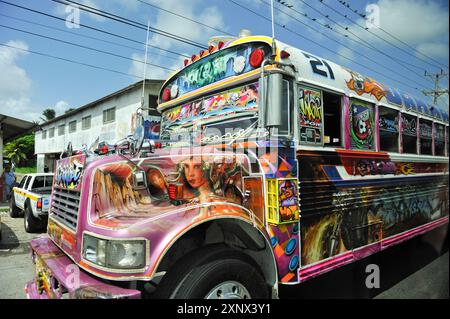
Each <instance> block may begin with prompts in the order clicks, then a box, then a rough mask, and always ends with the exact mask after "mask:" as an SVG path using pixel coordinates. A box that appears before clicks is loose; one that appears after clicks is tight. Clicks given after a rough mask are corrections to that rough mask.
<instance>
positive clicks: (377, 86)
mask: <svg viewBox="0 0 450 319" xmlns="http://www.w3.org/2000/svg"><path fill="white" fill-rule="evenodd" d="M252 42H263V43H267V44H269V45H271V44H272V39H271V38H270V37H267V36H248V37H242V38H236V39H234V40H230V41H228V42H226V43H222V46H221V47H220V48H219V50H223V49H226V48H229V47H233V46H236V45H241V44H246V43H252ZM276 46H277V51H278V52H280V51H281V50H284V51H286V52H288V53H289V58H287V59H286V60H284V61H283V62H285V63H291V64H293V65H294V66H295V68H296V71H297V75H296V76H297V79H296V80H297V81H299V82H301V83H302V84H304V85H308V84H309V85H312V86H317V87H320V88H323V89H327V90H331V91H335V92H338V93H341V94H345V95H347V96H349V97H354V98H359V99H363V100H366V101H369V102H372V103H375V104H379V105H385V106H391V107H394V108H397V109H401V110H403V111H407V112H410V113H415V114H418V115H422V116H424V117H429V118H432V119H435V120H437V121H442V122H445V123H448V122H449V115H448V111H445V110H442V109H440V108H439V107H436V106H433V105H431V104H429V103H426V102H424V101H423V100H421V99H419V98H417V97H414V96H413V95H411V94H409V93H406V92H402V91H400V90H398V89H396V88H392V87H389V86H387V85H385V84H382V83H380V82H378V81H376V80H375V79H373V78H371V77H366V76H363V75H361V74H360V73H358V72H356V71H353V70H350V69H348V68H346V67H344V66H341V65H338V64H336V63H334V62H332V61H329V60H326V59H323V58H321V57H318V56H316V55H314V54H311V53H309V52H306V51H303V50H301V49H298V48H296V47H293V46H290V45H288V44H285V43H283V42H281V41H278V40H276ZM217 51H218V50H217V49H216V50H214V52H217ZM214 52H213V53H214ZM213 53H212V54H213ZM208 55H209V54H208V53H206V55H203V52H202V53H201V54H199V55H194V56H193V57H195V59H194V58H193V59H192V60H194V61H195V62H191V61H188V63H187V64H186V66H188V65H190V64H193V63H195V64H197V63H201V61H202V60H203V59H204V58H205V57H206V56H208ZM182 70H183V69H181V70H179V71H176V72H175V73H173V74H172V75H171V76H170V77H169V79H167V81H166V82H165V83H164V85H163V86H162V88H163V89H164V88H165V87H166V85H167V84H168V83H169V82H170V81H171V80H172V79H174V78H176V77H177V75H178V74H179V73H180V72H181V71H182ZM208 86H209V85H207V86H205V89H206V88H207V87H208ZM160 96H161V95H160ZM161 104H163V105H164V104H166V103H161ZM161 106H162V105H161ZM163 108H164V107H163ZM158 109H159V110H161V108H160V107H158Z"/></svg>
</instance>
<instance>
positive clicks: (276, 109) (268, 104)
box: [263, 73, 287, 127]
mask: <svg viewBox="0 0 450 319" xmlns="http://www.w3.org/2000/svg"><path fill="white" fill-rule="evenodd" d="M264 85H265V87H264V93H263V94H264V95H265V96H264V97H263V99H264V102H265V103H263V104H264V106H263V107H264V120H265V121H264V126H265V127H273V126H275V127H278V126H280V125H282V115H281V114H282V108H283V107H287V106H286V105H282V99H283V91H282V90H283V75H282V74H279V73H277V74H270V75H269V76H268V77H267V78H266V79H265V81H264Z"/></svg>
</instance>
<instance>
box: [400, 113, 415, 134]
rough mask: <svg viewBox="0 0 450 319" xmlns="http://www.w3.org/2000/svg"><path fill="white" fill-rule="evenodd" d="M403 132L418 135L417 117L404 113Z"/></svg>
mask: <svg viewBox="0 0 450 319" xmlns="http://www.w3.org/2000/svg"><path fill="white" fill-rule="evenodd" d="M402 132H403V134H406V135H410V136H417V122H416V118H415V117H413V116H409V115H406V114H404V115H402Z"/></svg>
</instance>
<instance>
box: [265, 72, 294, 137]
mask: <svg viewBox="0 0 450 319" xmlns="http://www.w3.org/2000/svg"><path fill="white" fill-rule="evenodd" d="M281 74H282V75H283V80H282V81H283V83H284V81H287V82H288V88H289V86H290V84H292V100H293V103H294V104H293V103H291V101H290V100H289V99H290V97H289V94H288V105H289V110H288V118H289V120H288V133H287V134H278V130H276V132H277V133H274V130H273V128H270V136H273V137H284V138H287V139H291V138H294V137H295V132H294V129H295V127H296V125H295V121H296V119H295V118H296V107H295V101H296V100H297V99H298V93H297V90H298V86H297V82H296V81H295V77H294V76H292V75H289V74H286V73H284V72H283V73H281ZM269 94H270V92H269ZM260 101H261V96H260ZM291 104H292V105H291ZM264 107H266V106H264ZM258 116H260V114H259V113H258Z"/></svg>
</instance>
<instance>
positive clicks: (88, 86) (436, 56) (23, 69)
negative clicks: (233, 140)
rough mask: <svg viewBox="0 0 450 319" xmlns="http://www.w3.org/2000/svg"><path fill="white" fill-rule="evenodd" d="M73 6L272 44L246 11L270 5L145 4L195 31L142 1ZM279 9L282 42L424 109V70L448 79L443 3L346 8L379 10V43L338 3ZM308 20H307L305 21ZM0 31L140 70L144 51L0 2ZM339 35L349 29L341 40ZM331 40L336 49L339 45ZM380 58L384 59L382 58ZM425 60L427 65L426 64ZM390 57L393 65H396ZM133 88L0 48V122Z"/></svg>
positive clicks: (46, 48)
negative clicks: (0, 117) (417, 101)
mask: <svg viewBox="0 0 450 319" xmlns="http://www.w3.org/2000/svg"><path fill="white" fill-rule="evenodd" d="M5 1H7V2H11V3H14V4H17V5H21V6H24V7H28V8H31V9H34V10H38V11H42V12H45V13H48V14H51V15H55V16H59V17H61V18H64V19H65V18H66V17H67V16H68V14H69V13H67V12H66V6H65V5H62V4H58V3H55V2H53V1H50V0H32V1H31V0H5ZM75 1H76V2H80V3H83V4H86V5H89V6H92V7H96V8H99V9H102V10H105V11H108V12H111V13H114V14H117V15H120V16H123V17H126V18H128V19H131V20H135V21H138V22H140V23H144V24H146V23H147V20H150V25H151V27H155V28H158V29H162V30H164V31H168V32H171V33H173V34H176V35H180V36H183V37H185V38H188V39H191V40H193V41H195V42H199V43H202V44H204V45H205V46H206V45H207V41H208V39H209V38H210V37H211V36H213V35H220V34H221V33H223V32H226V33H229V34H233V35H237V34H238V33H239V31H240V30H241V29H244V28H245V29H249V30H251V31H252V33H253V34H264V35H270V34H271V25H270V23H269V22H268V21H267V20H265V19H263V18H261V17H260V16H257V15H255V14H254V13H252V12H250V11H248V10H245V9H244V8H248V9H250V10H252V11H254V12H256V13H258V14H259V15H262V16H265V17H270V8H269V6H268V5H267V3H269V2H270V0H202V1H201V0H184V1H180V0H165V1H159V0H143V1H145V2H148V3H151V4H154V5H156V6H159V7H161V8H163V9H166V10H169V11H172V12H174V13H177V14H179V15H184V16H186V17H188V18H190V19H192V20H196V21H198V22H201V24H198V23H194V22H191V21H188V20H186V19H183V18H181V17H179V16H176V15H174V14H171V13H168V12H166V11H163V10H159V9H157V8H155V7H151V6H148V5H146V4H144V3H142V2H140V1H138V0H75ZM341 2H342V1H341ZM284 3H285V4H286V5H289V6H290V8H288V7H286V6H283V5H281V4H280V3H278V1H275V7H276V8H279V9H280V10H281V11H284V12H285V13H288V15H289V16H288V15H286V14H285V13H283V12H281V11H279V10H277V9H276V10H275V16H276V21H277V23H279V24H281V25H283V26H285V27H284V28H283V27H279V26H277V27H276V28H275V33H276V37H277V38H278V39H280V40H281V41H283V42H286V43H288V44H291V45H293V46H296V47H299V48H301V49H303V50H305V51H309V52H311V53H314V54H316V55H318V56H321V57H324V58H327V59H329V60H331V61H334V62H336V63H338V64H341V65H344V66H346V67H348V68H350V69H354V70H355V71H358V72H360V73H362V74H364V75H367V76H371V77H373V78H375V79H376V80H378V81H380V82H383V83H385V84H387V85H390V86H392V87H397V88H399V89H401V90H404V91H406V92H409V93H411V94H413V95H415V96H418V97H421V98H423V99H426V98H425V97H423V96H422V94H421V92H420V90H416V89H415V88H418V89H424V88H427V89H429V88H432V87H433V83H431V82H430V81H429V79H427V78H425V77H424V76H422V74H423V72H424V71H425V70H427V71H428V72H437V71H439V68H438V66H442V67H443V68H444V71H447V72H448V68H447V67H446V66H448V57H449V49H448V47H449V44H448V41H449V33H448V32H449V17H448V1H438V0H436V1H429V0H378V1H370V2H369V1H357V0H349V1H346V2H345V3H346V4H349V5H350V8H352V9H354V10H355V9H356V10H358V12H361V13H365V9H366V6H367V4H369V3H372V4H376V5H377V7H378V8H379V10H380V11H379V12H380V20H379V21H380V26H381V28H382V30H379V29H371V32H373V33H375V34H377V35H378V37H376V36H374V35H372V34H370V33H369V32H367V31H366V30H364V29H363V28H360V27H358V26H357V25H356V24H355V22H352V21H349V20H348V19H346V18H345V17H344V15H347V17H348V18H350V19H351V20H353V21H356V22H357V23H359V24H361V25H364V24H365V21H364V19H363V18H361V17H360V16H358V15H356V14H355V13H354V12H351V11H350V10H348V9H347V8H346V7H344V6H343V5H342V4H341V3H339V1H338V0H323V3H321V2H320V1H319V0H307V1H306V0H305V1H302V0H284ZM236 4H240V5H241V6H238V5H236ZM305 13H306V14H307V16H308V17H305V16H304V15H301V14H305ZM10 17H14V18H18V19H22V20H27V21H31V22H34V23H39V24H44V25H46V26H50V27H52V28H58V29H61V30H64V31H69V32H72V33H74V34H71V33H67V32H63V31H59V30H55V29H49V28H45V27H43V26H39V25H35V24H30V23H27V22H24V21H20V20H15V19H12V18H10ZM312 19H314V20H315V21H313V20H312ZM298 20H300V21H302V22H303V23H304V24H307V25H309V26H310V27H311V28H312V29H311V28H307V27H305V25H304V24H302V23H300V22H299V21H298ZM80 23H81V24H85V25H88V26H92V27H95V28H99V29H103V30H106V31H108V32H112V33H116V34H120V35H122V36H125V37H129V38H132V39H134V40H137V41H140V42H145V36H146V32H145V31H144V30H141V29H137V28H134V27H131V26H128V25H124V24H121V23H119V22H116V21H112V20H109V19H106V18H102V17H99V16H96V15H92V14H87V13H83V12H82V13H81V16H80ZM0 25H3V26H8V27H13V28H16V29H22V30H26V31H28V32H34V33H37V34H42V35H45V36H49V37H54V38H58V39H61V40H64V41H68V42H74V43H77V44H80V45H84V46H89V47H93V48H96V49H98V50H103V51H109V52H112V53H114V54H118V55H122V56H125V57H128V58H131V59H135V60H144V51H143V50H144V47H143V46H142V45H140V44H137V43H132V42H128V41H125V40H123V39H118V38H115V37H112V36H108V35H106V34H103V33H98V32H95V31H93V30H89V29H86V28H83V27H81V28H74V29H69V28H67V27H66V25H65V23H64V22H63V21H60V20H56V19H53V18H49V17H47V16H43V15H40V14H37V13H33V12H29V11H26V10H23V9H20V8H17V7H13V6H10V5H7V4H5V3H2V2H0ZM205 25H208V26H209V27H206V26H205ZM325 25H328V27H324V26H325ZM345 27H347V28H348V30H347V31H346V30H345ZM330 28H332V29H333V30H334V31H333V30H331V29H330ZM287 29H289V30H291V31H289V30H287ZM218 30H219V31H218ZM383 30H384V31H387V32H388V33H389V34H392V35H394V36H396V37H397V38H398V39H400V40H402V41H403V42H404V43H407V44H408V46H405V45H404V44H402V43H400V42H398V41H397V40H395V39H393V38H391V37H390V36H389V35H388V34H387V33H386V32H384V31H383ZM319 31H320V32H319ZM335 31H337V32H339V33H341V34H338V33H337V32H335ZM342 34H347V35H348V36H349V37H350V38H353V39H354V41H351V40H349V39H348V37H344V36H343V35H342ZM79 35H85V36H90V37H96V38H99V39H102V40H106V41H111V42H116V43H119V44H122V45H126V46H130V47H132V48H129V47H121V46H118V45H114V44H111V43H105V42H101V41H98V40H94V39H89V38H85V37H80V36H79ZM299 35H300V36H299ZM325 35H326V36H325ZM327 37H330V38H332V39H334V40H335V41H338V42H340V44H338V43H337V42H335V41H333V40H330V39H329V38H327ZM380 38H385V39H387V40H389V41H390V42H392V43H394V44H395V45H396V46H397V47H400V48H402V49H403V51H402V50H399V49H398V48H395V47H393V46H391V45H389V44H388V43H386V42H384V41H382V40H380ZM355 41H356V42H360V43H361V42H363V43H365V44H366V45H365V46H364V45H361V44H358V43H356V42H355ZM0 43H1V44H7V45H10V46H14V47H18V48H22V49H25V50H32V51H36V52H41V53H45V54H50V55H54V56H58V57H63V58H66V59H71V60H76V61H79V62H83V63H87V64H92V65H97V66H99V67H104V68H109V69H113V70H117V71H120V72H123V73H128V74H135V75H136V76H138V77H142V74H143V64H142V63H138V62H135V61H130V60H126V59H121V58H118V57H113V56H109V55H106V54H102V53H99V52H93V51H89V50H86V49H83V48H78V47H74V46H71V45H68V44H63V43H59V42H55V41H52V40H49V39H44V38H39V37H36V36H33V35H30V34H25V33H22V32H18V31H15V30H11V29H7V28H4V27H0ZM150 43H151V44H152V45H154V46H157V47H160V48H163V49H167V50H172V51H176V52H179V53H182V54H184V55H187V56H191V55H192V54H193V53H198V52H199V50H200V49H199V48H196V47H194V46H191V45H187V44H184V43H181V42H178V41H175V40H172V39H169V38H166V37H163V36H160V35H156V34H153V33H150ZM368 45H370V46H372V47H374V48H376V49H377V50H378V52H377V51H376V50H374V49H369V48H367V46H368ZM405 51H406V52H407V53H405ZM380 52H383V53H384V55H383V54H381V53H380ZM419 52H420V53H419ZM421 53H422V54H425V55H426V56H427V57H424V56H423V55H421ZM387 56H390V57H393V59H391V58H389V57H387ZM344 57H347V58H349V59H351V60H353V61H356V62H357V63H355V62H352V61H349V60H348V59H345V58H344ZM366 57H368V58H370V59H371V60H372V61H370V60H368V59H367V58H366ZM430 58H432V59H433V60H431V59H430ZM183 60H184V57H181V56H176V55H174V54H170V53H166V52H164V51H160V50H157V49H149V55H148V62H149V63H153V64H155V65H160V66H164V67H166V68H171V69H176V68H179V67H181V66H182V63H183V62H182V61H183ZM424 60H425V61H426V62H425V61H424ZM373 61H376V62H377V63H379V64H381V65H383V66H384V67H385V68H380V66H379V65H376V64H374V63H373ZM399 61H400V62H399ZM428 63H429V64H428ZM430 64H432V65H430ZM402 65H403V66H402ZM366 67H368V68H366ZM370 69H372V70H376V71H378V72H379V73H381V75H380V74H377V73H374V72H373V71H372V70H370ZM408 69H409V70H408ZM147 75H148V77H149V78H165V77H167V76H168V71H167V70H165V69H161V68H158V67H153V66H149V67H148V69H147ZM394 79H395V80H396V81H394ZM138 80H139V78H134V77H131V76H126V75H122V74H116V73H112V72H107V71H103V70H98V69H93V68H89V67H86V66H81V65H76V64H71V63H68V62H63V61H59V60H55V59H52V58H48V57H43V56H39V55H36V54H33V53H27V52H25V51H21V50H17V49H13V48H8V47H2V46H0V113H3V114H8V115H11V116H15V117H19V118H23V119H27V120H37V119H38V118H39V116H40V114H41V113H42V110H43V109H45V108H55V109H56V111H57V115H60V114H62V113H63V112H64V111H65V110H66V109H68V108H71V107H73V108H76V107H80V106H82V105H84V104H86V103H89V102H91V101H93V100H95V99H97V98H100V97H102V96H104V95H106V94H109V93H111V92H113V91H116V90H118V89H120V88H122V87H125V86H127V85H129V84H131V83H134V82H136V81H138ZM397 81H400V82H402V83H398V82H397ZM440 84H441V87H448V77H446V78H444V79H443V80H442V81H441V83H440ZM440 103H441V105H442V108H446V109H447V110H448V96H445V97H443V98H441V99H440Z"/></svg>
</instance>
